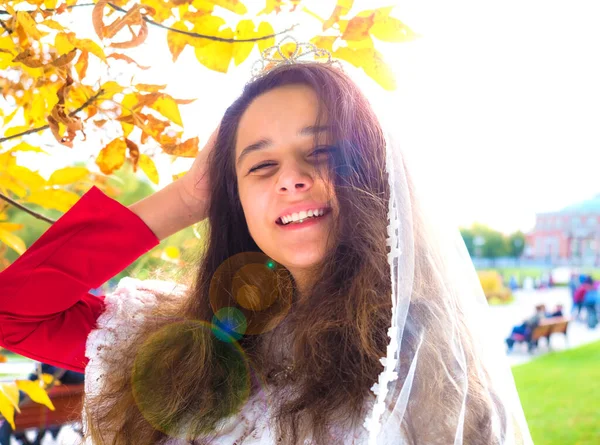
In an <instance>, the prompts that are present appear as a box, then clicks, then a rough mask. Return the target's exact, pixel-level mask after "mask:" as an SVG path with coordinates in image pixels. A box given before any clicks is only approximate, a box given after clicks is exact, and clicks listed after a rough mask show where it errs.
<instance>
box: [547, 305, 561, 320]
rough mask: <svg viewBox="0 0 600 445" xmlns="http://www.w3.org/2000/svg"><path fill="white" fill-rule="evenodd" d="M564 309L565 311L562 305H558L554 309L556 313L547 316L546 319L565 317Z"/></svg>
mask: <svg viewBox="0 0 600 445" xmlns="http://www.w3.org/2000/svg"><path fill="white" fill-rule="evenodd" d="M563 309H564V306H563V305H562V304H557V305H556V307H555V308H554V311H553V312H551V313H548V314H546V317H548V318H553V317H563V316H564V313H563Z"/></svg>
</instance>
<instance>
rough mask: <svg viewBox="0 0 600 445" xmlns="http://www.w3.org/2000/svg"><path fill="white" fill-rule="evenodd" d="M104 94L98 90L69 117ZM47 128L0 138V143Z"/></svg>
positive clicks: (45, 127)
mask: <svg viewBox="0 0 600 445" xmlns="http://www.w3.org/2000/svg"><path fill="white" fill-rule="evenodd" d="M102 93H104V90H103V89H99V90H98V92H97V93H96V94H94V95H93V96H92V97H90V98H89V99H88V100H86V101H85V103H84V104H83V105H81V106H80V107H79V108H77V109H76V110H74V111H72V112H70V113H69V117H73V116H75V115H76V114H77V113H79V112H80V111H81V110H83V109H84V108H87V107H88V106H90V104H92V102H95V101H96V99H98V97H99V96H100V95H101V94H102ZM48 128H50V125H48V124H46V125H43V126H41V127H36V128H32V129H30V130H26V131H23V132H21V133H17V134H13V135H11V136H5V137H3V138H0V143H2V142H6V141H8V140H10V139H15V138H20V137H21V136H26V135H28V134H32V133H37V132H39V131H43V130H47V129H48Z"/></svg>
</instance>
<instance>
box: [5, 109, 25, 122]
mask: <svg viewBox="0 0 600 445" xmlns="http://www.w3.org/2000/svg"><path fill="white" fill-rule="evenodd" d="M20 110H21V107H16V108H15V109H14V111H13V112H12V113H10V114H9V115H8V116H6V117H5V118H4V125H7V124H8V123H9V122H10V121H12V120H13V118H14V117H15V116H16V115H17V112H19V111H20Z"/></svg>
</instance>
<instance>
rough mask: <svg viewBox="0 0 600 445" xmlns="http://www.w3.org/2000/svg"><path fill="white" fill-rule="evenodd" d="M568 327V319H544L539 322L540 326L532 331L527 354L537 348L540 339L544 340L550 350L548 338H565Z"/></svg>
mask: <svg viewBox="0 0 600 445" xmlns="http://www.w3.org/2000/svg"><path fill="white" fill-rule="evenodd" d="M568 326H569V318H567V317H552V318H545V319H543V320H541V321H540V324H539V325H538V326H537V327H536V328H535V329H534V330H533V332H532V334H531V340H530V341H529V352H533V350H534V349H535V348H536V347H537V346H538V342H539V340H540V339H542V338H545V339H546V344H547V345H548V349H550V336H551V335H552V334H563V335H564V336H565V339H566V338H567V327H568Z"/></svg>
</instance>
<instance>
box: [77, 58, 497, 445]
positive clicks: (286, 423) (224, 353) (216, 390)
mask: <svg viewBox="0 0 600 445" xmlns="http://www.w3.org/2000/svg"><path fill="white" fill-rule="evenodd" d="M292 84H303V85H308V86H309V87H311V88H312V89H313V90H314V91H315V92H316V93H317V96H318V98H319V100H320V114H319V115H320V116H324V115H325V114H326V116H327V124H328V126H329V127H330V128H331V133H332V138H333V141H334V143H335V144H336V146H337V148H338V150H337V151H336V154H335V155H334V156H333V157H332V159H331V161H330V165H329V167H330V172H331V178H333V181H334V189H335V193H336V197H337V200H338V203H339V214H340V218H338V221H336V223H335V224H336V226H335V243H334V244H333V248H331V249H330V250H329V251H328V252H327V253H326V256H325V258H324V259H323V262H322V265H321V267H319V268H318V269H316V270H315V272H314V277H313V278H314V279H313V280H312V282H314V283H315V284H314V286H313V287H312V289H311V292H310V298H309V299H308V300H307V303H306V304H302V305H295V304H294V299H295V295H296V294H295V292H294V282H293V278H292V277H291V274H289V272H288V271H287V270H286V269H285V268H283V267H281V266H280V265H278V266H277V267H276V269H275V271H274V273H275V277H276V279H275V281H274V282H275V283H276V284H275V286H274V287H275V289H276V292H277V298H279V301H280V302H281V304H280V305H279V306H277V307H278V308H279V309H278V310H274V311H272V313H271V314H270V318H269V319H268V320H267V321H266V322H265V321H264V320H261V321H260V323H263V327H264V331H265V332H267V331H268V330H269V329H271V328H272V327H273V326H275V325H277V323H279V322H280V321H281V317H282V316H285V327H286V332H290V333H291V335H290V336H289V339H290V342H291V343H290V346H289V351H290V353H291V354H292V356H293V363H294V371H293V374H294V389H293V391H292V390H288V391H286V392H284V389H282V390H281V392H280V393H276V395H275V397H274V398H273V400H271V401H270V402H271V403H274V404H275V406H276V409H275V411H274V412H275V415H274V416H275V420H276V425H277V431H276V434H277V437H279V438H280V440H281V442H282V443H285V444H294V445H295V444H300V443H303V440H304V439H305V438H306V437H312V440H313V443H316V444H330V443H336V442H335V440H334V439H332V437H331V436H330V430H329V428H330V427H331V425H332V424H333V423H335V422H340V421H343V422H345V424H346V425H351V426H357V425H360V424H361V423H362V421H363V419H364V416H365V414H366V413H365V408H364V406H365V403H364V402H365V399H366V398H367V397H368V396H369V395H370V388H371V386H372V385H373V384H374V383H375V382H376V381H377V378H378V375H379V373H380V372H381V371H382V369H383V366H382V365H381V363H380V361H379V358H380V357H382V356H385V355H386V346H387V343H388V340H389V339H388V337H387V329H388V328H389V326H390V319H391V300H390V292H391V288H390V271H389V265H388V262H387V251H388V250H387V247H386V238H387V232H386V230H387V210H388V200H389V185H388V182H387V175H386V173H385V172H386V169H385V138H384V135H383V132H382V129H381V127H380V124H379V122H378V120H377V118H376V116H375V114H374V113H373V111H372V108H371V106H370V105H369V103H368V101H367V100H366V98H365V97H364V96H363V95H362V93H361V92H360V90H359V89H358V88H357V86H356V85H355V84H354V83H353V82H352V81H351V80H350V79H349V77H348V76H347V75H345V74H344V73H343V72H342V71H341V70H339V69H337V68H335V67H331V66H327V65H323V64H301V65H286V66H281V67H278V68H275V69H273V70H271V71H270V72H268V73H267V74H265V75H263V76H262V77H260V78H259V79H257V80H256V81H254V82H252V83H250V84H248V85H247V86H246V87H245V89H244V91H243V93H242V95H241V96H240V97H239V98H238V99H237V100H236V101H235V102H234V103H233V104H232V105H231V106H230V107H229V108H228V110H227V112H226V113H225V115H224V117H223V119H222V122H221V126H220V130H219V134H218V137H217V141H216V145H215V149H214V150H213V153H212V156H211V158H210V159H209V161H210V167H209V168H210V171H209V174H210V182H211V186H212V191H211V197H210V208H209V210H208V219H207V222H208V228H209V229H208V231H209V233H208V236H207V237H206V239H207V241H206V245H204V246H202V252H203V253H202V255H201V257H200V260H199V264H198V266H197V269H196V270H197V272H196V275H195V277H194V279H193V284H192V285H191V286H190V290H189V293H188V295H187V297H186V298H185V299H184V300H183V301H181V300H177V299H174V298H169V296H168V295H167V296H161V297H160V302H161V303H160V304H159V305H158V307H157V308H155V309H153V311H152V313H151V314H149V316H148V317H147V320H148V321H147V322H146V323H145V325H144V327H143V328H142V329H141V330H140V332H139V333H138V334H137V335H136V337H135V338H134V339H131V342H129V343H128V345H127V347H123V348H122V350H121V351H119V353H118V354H115V356H114V358H113V359H112V360H111V363H110V364H109V369H108V370H107V373H106V374H107V375H108V376H109V377H108V378H107V380H106V384H105V387H104V388H103V390H102V392H101V393H100V394H97V395H91V396H89V397H88V411H89V413H88V418H87V422H88V425H87V426H88V428H87V430H88V434H89V435H90V436H91V438H92V440H93V441H94V443H99V444H100V443H113V444H132V443H133V444H136V445H143V444H154V443H160V442H162V441H164V440H165V439H166V438H168V437H173V436H177V437H182V438H185V439H187V440H189V441H190V442H192V441H194V443H210V441H211V439H212V438H213V437H215V436H217V435H218V431H219V427H220V425H221V423H220V421H222V420H223V419H224V418H226V417H228V416H230V415H231V414H234V413H236V412H238V411H239V410H240V409H241V407H242V406H243V405H244V404H245V403H246V401H247V400H248V398H249V397H251V396H252V395H253V394H254V393H256V392H257V391H260V388H261V384H262V383H261V382H263V381H264V379H266V375H267V374H268V372H269V369H270V368H271V367H272V366H274V365H275V366H276V365H277V363H272V359H271V358H270V357H268V358H266V356H265V354H264V348H263V347H262V346H264V344H263V342H264V341H266V340H265V338H266V337H267V336H266V335H261V334H259V335H239V336H236V335H235V332H233V331H227V329H226V327H224V326H223V325H219V320H217V321H215V307H214V301H213V302H212V304H211V292H212V295H214V292H215V289H214V286H217V287H218V286H219V285H220V284H219V283H220V282H215V278H214V277H215V275H219V274H220V273H221V272H220V271H222V269H220V267H222V266H223V265H224V264H228V265H229V266H227V267H237V266H232V265H231V259H232V258H242V257H243V255H248V254H250V253H252V252H257V253H260V249H259V247H258V246H257V245H256V243H255V242H254V240H253V239H252V237H251V236H250V233H249V231H248V227H247V224H246V221H245V218H244V213H243V211H242V207H241V203H240V199H239V195H238V188H237V181H236V174H235V168H234V160H235V143H236V133H237V128H238V124H239V121H240V118H241V116H242V114H243V113H244V111H245V110H246V109H247V107H248V106H249V104H250V103H251V102H252V100H253V99H254V98H256V97H257V96H259V95H261V94H263V93H265V92H267V91H270V90H272V89H274V88H278V87H280V86H285V85H292ZM415 225H416V226H418V222H416V223H415ZM416 241H417V242H419V243H422V244H423V246H424V245H425V240H422V239H420V238H419V237H417V238H416ZM418 252H419V246H417V253H418ZM238 254H243V255H241V256H239V255H238ZM422 258H425V256H422ZM428 267H429V265H428V263H427V261H425V260H423V261H420V262H418V264H417V272H416V273H418V274H421V275H422V276H423V277H426V275H427V274H428V273H430V272H428V270H427V269H428ZM225 281H227V280H225ZM223 285H225V284H223ZM211 286H213V288H212V289H211ZM417 291H419V292H427V291H428V290H427V289H418V290H417ZM421 301H422V300H421ZM440 307H441V305H440V306H436V305H435V302H434V301H432V302H430V304H423V303H421V304H415V305H414V306H413V305H411V310H410V318H411V319H412V320H413V322H414V323H416V324H419V323H423V324H431V323H434V322H435V319H436V317H440V316H442V317H443V316H444V315H443V314H442V313H438V312H439V311H438V310H437V309H439V308H440ZM436 308H437V309H436ZM249 323H253V321H252V320H250V322H249ZM256 323H259V322H256ZM217 325H218V326H217ZM249 326H250V325H249ZM267 327H268V329H267ZM428 329H429V328H428ZM433 330H435V329H433ZM219 333H220V334H219ZM442 334H443V333H440V334H439V338H438V339H437V340H439V341H434V340H432V341H431V342H429V343H427V344H425V345H423V346H422V347H421V349H422V353H423V356H424V357H426V358H427V360H426V361H424V360H423V359H421V360H420V361H419V362H420V365H419V368H420V370H419V371H418V373H419V372H422V373H423V374H424V375H427V379H425V380H423V382H429V383H428V384H426V385H423V386H422V385H420V384H416V385H415V391H417V392H420V393H422V394H423V400H425V399H427V400H429V401H431V400H434V399H435V400H436V402H435V404H434V405H431V404H427V403H413V404H411V405H410V407H409V409H408V412H407V416H406V418H407V419H409V418H410V419H412V420H413V421H412V423H411V422H409V421H406V420H405V421H403V426H402V428H403V429H404V430H405V431H404V433H405V436H407V437H408V438H409V440H410V441H411V442H413V443H414V444H417V443H434V442H431V441H429V439H430V437H429V434H428V433H427V431H426V430H425V429H421V428H420V427H419V426H418V425H419V422H420V421H419V419H425V418H427V419H438V420H439V419H441V417H440V416H443V415H445V414H446V413H445V412H444V410H443V409H441V408H440V407H441V404H440V403H439V402H440V400H442V399H443V398H444V397H445V394H446V392H449V393H451V392H452V387H451V385H448V384H447V382H446V383H445V382H444V379H445V378H446V377H445V375H444V371H443V367H439V366H438V364H437V363H436V362H439V361H442V362H443V360H446V359H447V356H446V355H445V354H444V353H443V350H444V347H445V346H444V339H443V335H442ZM413 340H414V339H412V338H411V336H410V335H406V337H405V339H404V341H405V342H406V344H403V350H406V351H411V350H412V349H411V347H412V345H411V342H412V341H413ZM466 343H467V344H466V345H465V350H466V351H467V354H466V355H467V358H468V360H469V362H470V361H475V360H476V357H475V356H474V355H472V354H470V353H469V345H468V341H466ZM423 351H425V352H423ZM427 351H428V352H427ZM250 374H252V375H253V376H255V377H256V378H251V377H250ZM469 378H471V376H470V377H469ZM478 378H479V377H478V376H473V377H472V379H473V381H474V382H475V384H474V385H472V386H470V389H469V391H470V392H469V397H468V399H469V404H468V407H467V410H466V423H465V426H464V437H465V443H492V442H491V441H489V440H488V439H489V438H490V435H491V432H490V431H491V426H490V422H489V418H490V410H491V408H490V406H491V405H492V403H491V402H490V401H489V400H487V399H486V398H485V397H483V396H480V395H479V392H480V391H481V386H482V385H477V381H478ZM440 391H444V396H442V394H441V393H440ZM278 394H279V395H281V397H277V395H278ZM371 395H372V394H371ZM450 397H451V396H450ZM461 400H462V399H461ZM101 407H102V408H101ZM432 407H434V408H432ZM431 409H433V411H435V413H436V414H434V413H433V412H427V411H428V410H431ZM450 409H456V407H455V406H454V405H453V406H452V407H451V408H450ZM415 425H416V426H415ZM435 429H436V430H437V433H436V438H437V439H436V440H442V441H443V440H446V439H448V440H449V439H450V437H451V438H452V441H453V440H454V435H453V434H454V430H452V434H451V435H449V436H447V437H445V436H443V435H440V434H439V430H440V428H435ZM399 434H400V432H399ZM471 439H472V440H471ZM486 440H488V441H486ZM452 441H450V442H443V443H451V442H452ZM435 443H442V442H435Z"/></svg>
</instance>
